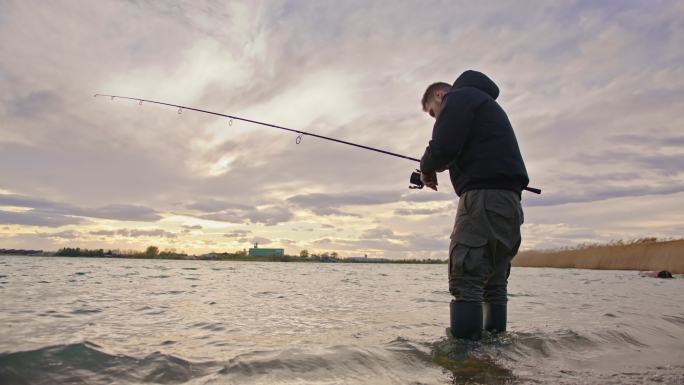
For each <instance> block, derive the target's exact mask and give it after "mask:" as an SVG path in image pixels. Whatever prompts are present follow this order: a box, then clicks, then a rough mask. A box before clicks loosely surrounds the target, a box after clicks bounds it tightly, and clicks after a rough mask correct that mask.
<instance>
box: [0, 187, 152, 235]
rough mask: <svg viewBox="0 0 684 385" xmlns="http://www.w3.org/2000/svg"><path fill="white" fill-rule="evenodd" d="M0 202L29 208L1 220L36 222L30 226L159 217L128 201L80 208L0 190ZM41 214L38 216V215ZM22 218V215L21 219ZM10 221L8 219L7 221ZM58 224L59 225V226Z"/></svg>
mask: <svg viewBox="0 0 684 385" xmlns="http://www.w3.org/2000/svg"><path fill="white" fill-rule="evenodd" d="M0 205H5V206H16V207H23V208H28V209H30V210H29V211H26V212H24V213H16V214H17V215H10V213H5V215H3V216H2V217H3V218H5V219H4V220H5V221H24V222H26V223H16V224H29V223H30V222H34V223H36V224H35V225H34V226H51V227H54V226H55V225H60V223H61V225H66V224H77V223H83V222H85V221H84V220H82V219H80V218H73V217H88V218H101V219H110V220H121V221H143V222H151V221H156V220H158V219H161V215H160V214H159V213H158V212H157V211H156V210H153V209H150V208H148V207H143V206H138V205H129V204H110V205H106V206H102V207H95V208H83V207H77V206H73V205H70V204H64V203H59V202H52V201H49V200H46V199H41V198H32V197H28V196H22V195H14V194H0ZM41 216H42V217H45V219H44V220H41V219H40V218H39V217H41ZM22 218H23V219H22ZM42 222H44V223H46V224H42V225H41V224H39V223H42ZM8 223H10V222H8ZM61 225H60V226H61Z"/></svg>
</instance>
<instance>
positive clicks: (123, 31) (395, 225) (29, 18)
mask: <svg viewBox="0 0 684 385" xmlns="http://www.w3.org/2000/svg"><path fill="white" fill-rule="evenodd" d="M682 11H683V9H682V6H681V4H679V3H678V2H667V1H666V2H661V3H658V6H657V7H654V6H651V5H650V4H646V3H645V2H571V3H563V2H560V3H548V4H543V5H540V4H537V3H497V4H495V5H491V4H481V3H478V2H463V3H460V4H458V6H454V5H453V4H450V5H449V6H445V4H444V3H439V2H435V3H427V4H421V5H417V4H416V3H411V2H406V3H397V4H393V6H392V7H391V9H388V7H387V5H386V3H384V2H381V1H366V2H363V3H361V2H356V1H352V2H339V3H334V4H333V3H330V4H326V5H321V4H319V3H316V2H311V3H296V4H294V5H293V4H292V3H290V2H271V3H264V4H260V5H259V6H254V4H253V3H252V2H247V1H242V2H241V1H236V2H230V4H228V3H226V4H220V3H213V2H199V3H197V4H194V3H193V5H192V6H190V5H188V4H174V5H169V4H165V3H141V4H138V3H131V2H107V3H103V4H101V5H100V6H98V7H96V8H88V9H85V8H84V7H80V6H79V5H78V4H76V3H68V2H67V3H46V4H45V5H44V6H41V7H38V8H37V7H35V6H32V5H31V4H30V3H22V2H13V3H9V4H3V6H2V12H0V46H1V47H3V56H2V58H3V59H2V61H0V89H2V90H3V92H2V93H0V121H2V122H3V124H2V125H0V181H1V182H0V184H1V186H0V190H2V191H3V192H7V191H13V192H15V193H16V194H4V195H0V205H1V206H3V207H0V222H2V223H12V224H16V225H18V226H19V227H21V226H45V227H59V226H66V225H72V226H74V228H77V229H81V231H82V232H83V233H87V232H88V231H90V230H95V231H97V229H89V228H88V226H89V225H90V223H89V222H88V220H89V219H90V220H92V219H110V220H125V221H146V222H154V221H158V220H160V219H162V217H164V216H166V215H167V214H166V213H175V214H177V215H187V216H191V217H195V218H199V219H205V220H215V221H221V222H228V223H239V224H244V225H252V226H254V225H256V226H267V227H268V229H260V231H262V230H263V233H260V234H263V235H264V236H265V237H267V238H270V239H279V238H280V237H281V235H282V234H281V232H282V231H283V230H282V228H283V227H285V228H287V229H290V228H301V226H306V228H314V231H313V232H299V233H298V236H299V237H301V238H298V239H297V240H296V241H300V242H303V243H307V242H313V241H314V240H315V239H323V238H325V236H326V235H327V234H325V233H324V232H323V231H321V229H325V227H322V226H321V227H320V228H319V227H317V226H313V225H309V224H307V225H302V224H300V223H297V222H298V221H300V220H305V221H307V222H309V223H311V222H315V223H319V224H320V223H322V222H328V221H330V220H334V221H335V225H336V226H337V227H338V228H340V229H343V230H344V231H343V234H344V236H350V235H349V234H348V233H349V231H347V229H366V228H368V227H369V226H375V225H378V226H382V228H388V229H390V230H391V231H393V232H394V238H390V240H389V241H388V240H381V239H380V240H373V239H367V240H366V242H368V243H366V244H363V243H361V240H349V241H348V242H352V243H347V244H345V245H343V246H345V247H350V248H352V247H355V246H354V245H356V246H358V247H370V246H373V247H380V246H382V245H384V246H386V247H388V248H389V249H388V250H408V248H410V247H413V246H414V247H416V248H419V247H427V248H428V249H429V248H430V247H429V246H430V244H431V240H430V237H429V236H426V237H425V238H415V239H414V240H411V239H409V238H407V237H408V236H409V234H440V233H442V232H446V230H445V228H448V227H449V226H450V223H449V222H451V219H448V220H447V219H443V218H438V217H443V216H444V215H442V216H440V215H439V213H440V211H439V209H438V207H439V206H442V207H447V209H446V210H449V207H453V206H448V205H453V204H454V203H455V202H456V199H457V198H456V197H455V195H454V194H453V191H452V188H451V186H450V183H449V178H448V175H447V174H446V173H445V174H440V175H439V178H440V192H433V191H427V190H422V191H414V190H412V191H408V190H407V189H406V187H407V185H408V176H409V174H410V172H411V171H412V170H413V169H414V168H415V167H416V166H417V164H415V163H414V162H409V161H406V160H404V159H398V158H393V157H389V156H385V155H382V154H377V153H373V152H369V151H365V150H361V149H358V148H352V147H348V146H344V145H341V144H339V143H331V142H326V141H323V140H319V139H316V138H313V137H307V136H305V137H304V138H303V141H302V142H301V143H300V144H296V143H295V137H296V136H295V135H294V134H289V133H285V132H282V131H278V130H275V129H273V128H267V127H259V126H255V125H251V124H247V123H244V122H238V121H234V122H233V124H232V125H229V124H228V121H227V120H226V119H219V118H216V117H213V116H208V115H204V114H198V113H192V112H190V111H187V110H186V111H183V113H182V114H180V115H178V114H177V113H176V111H175V110H174V109H166V108H162V107H159V106H153V105H147V104H143V105H142V106H138V105H137V103H135V102H130V103H129V102H124V101H118V100H114V101H110V100H107V99H104V98H92V94H93V93H95V92H112V93H121V94H125V95H128V94H130V95H133V96H135V97H146V98H147V97H149V98H152V99H160V100H163V101H170V102H177V103H181V104H186V105H190V106H196V107H200V108H205V109H208V110H212V111H218V112H226V113H231V114H237V115H240V116H245V117H248V118H253V119H257V120H263V121H267V122H273V123H277V124H282V125H285V126H288V127H290V126H291V127H293V128H295V129H300V130H306V131H312V132H317V133H320V134H323V135H330V136H333V137H336V138H340V139H342V140H349V141H353V142H358V143H362V144H367V145H370V146H374V147H378V148H382V149H387V150H390V151H394V152H398V153H401V154H406V155H409V156H415V157H417V156H420V154H421V153H422V150H423V149H424V148H425V145H426V144H427V141H428V139H429V135H430V132H431V126H432V123H433V122H432V121H431V120H430V119H429V118H428V117H426V116H425V114H423V113H422V111H421V109H420V106H419V99H420V96H421V94H422V92H423V90H424V88H425V86H426V85H427V84H429V83H431V82H434V81H437V80H445V81H453V80H454V79H455V78H456V77H457V76H458V75H459V73H460V72H461V71H462V70H465V69H468V68H474V69H480V70H482V71H484V72H485V73H487V74H489V75H490V76H491V77H492V78H493V79H495V80H496V81H497V83H498V84H499V86H500V88H501V90H502V93H501V97H500V98H499V101H500V103H501V105H502V106H503V107H504V109H505V110H506V112H507V114H508V116H509V118H510V120H511V122H512V123H513V126H514V128H515V130H516V135H517V137H518V140H519V143H520V147H521V150H522V152H523V154H524V156H525V160H526V165H527V168H528V171H529V173H530V176H531V179H532V183H531V184H532V185H533V186H535V187H541V188H542V189H544V194H542V195H541V196H533V195H531V194H527V193H525V194H524V198H523V199H524V203H525V206H526V207H530V210H529V213H528V215H527V216H526V219H527V221H528V224H529V225H530V226H532V225H537V224H539V225H541V224H544V223H545V221H546V220H547V218H549V216H550V215H551V214H553V215H554V218H557V219H558V222H559V223H560V222H562V224H563V226H559V227H558V229H559V230H558V231H559V232H562V231H565V230H568V229H575V228H578V227H579V228H584V227H586V226H585V225H580V223H581V222H582V220H581V218H577V217H575V216H573V215H572V214H571V213H564V212H563V211H558V210H557V209H558V207H559V206H570V205H573V206H572V207H574V208H577V209H578V210H579V209H580V208H582V207H594V205H596V204H598V202H601V203H605V204H607V205H609V206H611V207H612V208H613V210H615V211H614V212H612V213H608V212H607V213H605V214H604V215H605V216H606V217H608V218H617V217H620V215H621V214H620V210H619V208H618V207H614V206H612V205H611V204H610V203H609V202H608V201H612V200H620V201H621V202H624V204H625V205H627V206H637V205H639V204H640V202H641V201H642V200H649V201H650V200H651V199H660V200H663V201H667V202H673V200H672V197H674V196H679V194H680V191H682V185H683V183H684V180H682V178H683V177H682V173H681V170H682V168H683V166H684V164H682V159H684V157H683V156H682V153H681V150H680V148H681V144H682V143H683V142H682V141H683V140H684V139H683V137H682V135H681V127H682V125H683V124H684V116H683V115H682V114H681V111H682V110H683V109H684V98H683V97H682V96H684V80H683V79H684V66H683V65H682V63H684V52H683V51H682V50H681V49H680V47H681V45H682V44H681V42H682V36H684V26H683V25H682V23H681V22H680V20H679V19H678V15H681V13H682ZM64 25H68V26H69V28H66V29H65V28H62V26H64ZM55 30H60V31H61V32H60V33H59V34H55V33H52V32H53V31H55ZM314 32H315V33H314ZM160 36H164V39H160V38H159V37H160ZM501 41H506V44H505V45H501V44H500V42H501ZM454 42H456V43H454ZM396 47H401V49H400V50H397V49H396ZM492 47H497V48H496V49H492ZM27 65H29V66H30V67H31V71H26V68H27ZM169 79H172V80H173V81H169ZM35 197H47V199H36V198H35ZM187 202H189V203H187ZM573 202H574V203H573ZM407 203H408V204H407ZM672 204H674V203H672ZM4 206H10V207H21V208H24V209H29V210H28V211H22V212H18V211H16V210H14V209H12V208H6V207H4ZM673 207H675V206H669V207H661V206H657V210H659V211H653V212H644V213H642V215H643V217H642V220H641V221H640V223H641V226H642V232H643V233H644V235H658V234H651V233H652V232H653V231H658V232H663V233H667V230H666V229H665V228H663V227H661V226H660V225H658V223H659V221H658V220H657V218H660V217H661V216H663V215H667V213H668V212H671V211H674V210H673ZM654 210H655V209H654ZM359 212H363V213H364V215H359V214H357V213H359ZM376 222H377V223H376ZM675 222H676V221H675ZM582 223H583V222H582ZM601 223H604V222H601ZM668 223H671V222H668ZM681 223H684V222H681V221H680V222H679V224H677V223H674V224H673V228H677V227H681ZM275 225H278V226H275ZM206 226H210V225H209V224H207V225H206ZM605 226H607V227H606V228H605V229H604V230H605V231H603V230H601V229H598V230H597V231H596V236H597V237H599V238H601V237H603V236H604V235H602V234H604V233H605V232H608V229H609V228H610V225H609V224H605ZM182 229H183V230H193V229H189V228H182ZM20 230H21V229H20ZM183 230H181V232H182V231H183ZM195 230H200V229H195ZM22 231H23V230H22ZM106 231H109V230H106ZM359 231H360V232H362V230H359ZM181 232H179V233H178V235H179V237H180V238H182V239H184V240H186V241H187V244H188V245H190V246H189V247H194V248H197V249H201V248H202V247H203V246H201V245H202V241H206V242H216V239H215V238H212V237H215V234H214V235H212V234H209V233H210V232H206V234H204V233H203V234H197V232H195V233H193V234H192V237H190V233H187V232H186V233H181ZM567 233H568V234H571V232H570V230H568V232H567ZM543 234H544V233H543V231H541V230H540V231H535V232H533V233H531V236H530V237H528V240H529V242H530V243H534V242H542V243H543V242H544V240H543ZM578 234H579V233H578ZM104 235H105V234H103V236H104ZM119 235H121V234H119ZM577 236H578V237H579V235H577ZM307 237H309V238H307ZM219 238H220V236H219ZM560 238H561V237H560V236H559V237H557V238H556V239H558V242H561V241H560ZM28 239H29V238H22V239H21V240H15V241H16V242H27V243H28V242H29V241H28ZM224 240H225V239H224ZM330 240H331V242H338V244H343V243H344V242H347V241H345V240H344V239H343V238H340V239H336V238H330ZM39 241H40V242H48V241H49V240H39ZM353 242H356V243H353ZM372 242H375V243H374V244H373V243H372ZM383 242H384V243H383ZM412 242H413V244H412ZM435 242H438V241H435ZM563 242H565V241H563ZM540 244H541V243H540ZM412 245H413V246H412ZM357 251H358V250H357ZM398 253H400V254H402V255H404V254H403V253H408V251H400V252H398Z"/></svg>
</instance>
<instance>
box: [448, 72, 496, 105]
mask: <svg viewBox="0 0 684 385" xmlns="http://www.w3.org/2000/svg"><path fill="white" fill-rule="evenodd" d="M462 87H475V88H477V89H478V90H480V91H483V92H485V93H487V94H488V95H489V96H491V97H492V98H493V99H496V98H497V97H498V96H499V87H497V86H496V83H494V82H493V81H492V79H490V78H488V77H487V75H485V74H483V73H482V72H478V71H473V70H468V71H466V72H464V73H462V74H461V76H459V77H458V79H456V81H455V82H454V86H453V87H452V89H457V88H462Z"/></svg>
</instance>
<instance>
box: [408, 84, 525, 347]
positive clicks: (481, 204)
mask: <svg viewBox="0 0 684 385" xmlns="http://www.w3.org/2000/svg"><path fill="white" fill-rule="evenodd" d="M498 96H499V88H498V87H497V86H496V84H494V82H493V81H492V80H491V79H489V78H488V77H487V76H486V75H484V74H482V73H480V72H477V71H466V72H464V73H463V74H461V76H459V77H458V79H456V82H455V83H454V84H453V85H450V84H447V83H441V82H440V83H434V84H432V85H430V86H429V87H428V88H427V90H426V91H425V94H424V95H423V99H422V105H423V110H424V111H425V112H427V113H428V114H429V115H430V116H432V117H433V118H435V125H434V127H433V130H432V139H431V140H430V143H429V145H428V147H427V148H426V149H425V154H424V155H423V157H422V159H421V161H420V169H421V176H420V177H421V181H422V182H423V183H424V184H425V185H426V186H428V187H430V188H432V189H434V190H437V174H436V173H437V172H441V171H444V170H447V169H448V170H449V176H450V178H451V183H452V184H453V186H454V189H455V190H456V194H457V195H458V196H459V201H458V209H457V212H456V220H455V223H454V228H453V231H452V233H451V244H450V246H449V291H450V292H451V294H452V295H453V297H454V298H453V299H452V301H451V305H450V306H451V309H450V310H451V322H450V327H451V334H452V335H453V336H454V337H456V338H469V339H479V338H480V337H481V335H482V328H483V318H484V329H485V330H487V331H490V332H503V331H505V330H506V303H507V301H508V296H507V288H506V287H507V284H508V276H509V274H510V269H511V260H512V259H513V257H514V256H515V255H516V253H517V252H518V248H519V247H520V242H521V238H520V226H521V225H522V223H523V211H522V206H521V204H520V196H521V192H522V190H523V189H524V188H525V187H527V184H528V182H529V178H528V176H527V171H526V169H525V163H524V162H523V159H522V155H521V154H520V149H519V147H518V142H517V140H516V138H515V134H514V133H513V128H512V127H511V123H510V122H509V120H508V117H507V116H506V113H505V112H504V110H503V109H502V108H501V107H500V106H499V104H498V103H497V102H496V98H497V97H498ZM483 308H484V309H483ZM483 310H484V311H483ZM483 313H484V314H483ZM483 315H484V316H483Z"/></svg>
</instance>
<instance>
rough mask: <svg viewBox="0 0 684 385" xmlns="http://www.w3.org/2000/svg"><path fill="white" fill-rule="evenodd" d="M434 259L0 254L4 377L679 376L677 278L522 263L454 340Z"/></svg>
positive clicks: (372, 379) (339, 380)
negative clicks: (503, 293)
mask: <svg viewBox="0 0 684 385" xmlns="http://www.w3.org/2000/svg"><path fill="white" fill-rule="evenodd" d="M445 269H446V267H445V266H442V265H360V264H349V265H343V264H295V263H290V264H287V263H249V262H218V261H197V262H195V261H154V260H121V259H81V258H71V259H70V258H33V257H0V383H1V384H54V383H89V384H110V383H121V384H125V383H159V384H171V383H173V384H177V383H186V384H303V383H305V384H524V383H535V384H537V383H550V384H557V383H561V384H575V383H589V384H594V383H595V384H604V383H606V384H611V383H614V384H621V383H630V384H632V383H637V384H638V383H661V384H663V383H664V384H670V383H671V384H681V383H684V308H683V307H682V306H681V300H680V298H679V296H680V295H681V293H683V292H684V284H683V283H684V280H683V279H681V278H679V279H674V280H668V281H664V280H657V279H653V278H646V277H640V276H639V275H638V273H636V272H608V271H586V270H553V269H526V268H516V269H514V270H513V272H512V276H511V287H510V290H511V298H510V300H511V301H510V304H509V312H510V313H509V320H510V322H509V332H508V333H505V334H503V335H498V336H490V335H486V336H485V338H484V339H483V340H482V341H478V342H465V341H454V340H449V339H447V338H446V337H445V336H444V335H445V333H444V330H445V327H446V326H447V324H448V322H449V319H448V317H449V300H450V296H449V293H448V292H447V291H446V290H445V286H446V278H445V273H446V272H445Z"/></svg>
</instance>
